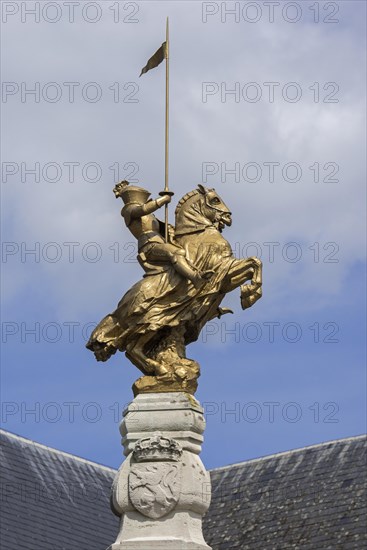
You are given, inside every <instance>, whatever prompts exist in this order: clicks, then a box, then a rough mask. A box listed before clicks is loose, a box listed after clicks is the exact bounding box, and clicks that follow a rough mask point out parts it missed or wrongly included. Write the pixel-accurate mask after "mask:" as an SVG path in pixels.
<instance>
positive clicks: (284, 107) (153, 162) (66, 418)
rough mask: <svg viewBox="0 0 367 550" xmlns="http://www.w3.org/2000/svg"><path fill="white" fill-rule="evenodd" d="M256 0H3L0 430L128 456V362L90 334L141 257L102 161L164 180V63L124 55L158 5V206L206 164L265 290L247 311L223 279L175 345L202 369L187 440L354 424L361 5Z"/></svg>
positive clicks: (303, 433)
mask: <svg viewBox="0 0 367 550" xmlns="http://www.w3.org/2000/svg"><path fill="white" fill-rule="evenodd" d="M3 4H6V3H3ZM34 4H35V3H34V2H28V3H27V6H28V7H32V6H33V5H34ZM44 4H45V3H42V2H41V5H44ZM235 4H236V3H234V2H227V3H226V6H227V8H228V6H230V5H232V6H234V5H235ZM255 4H256V6H257V8H256V9H257V12H256V13H255V11H253V12H251V11H249V12H246V13H245V15H244V12H243V11H241V12H239V15H238V14H237V16H238V18H239V20H238V22H236V21H235V16H233V15H232V16H230V15H229V14H228V13H227V14H226V12H225V7H223V6H224V3H223V2H211V3H201V2H169V1H168V2H137V3H130V6H128V5H127V3H126V2H120V12H119V14H118V15H117V12H116V11H113V10H114V9H115V8H113V9H110V8H111V7H113V5H114V3H113V2H100V3H99V4H98V3H96V5H97V8H95V12H93V8H91V11H89V12H85V13H84V18H83V13H82V11H81V8H80V10H79V9H77V10H76V12H75V20H74V22H70V14H69V13H67V12H66V11H65V7H64V6H63V3H61V2H60V3H59V6H60V10H59V11H57V12H56V11H46V12H42V11H41V12H40V21H39V23H36V22H34V20H33V19H32V17H33V18H34V16H31V15H29V14H28V15H27V13H22V11H21V10H22V8H21V3H20V2H19V3H17V2H11V3H8V5H11V6H13V7H14V6H18V8H19V10H18V11H16V9H15V8H14V10H15V13H10V12H11V10H12V7H11V6H10V7H9V8H7V9H8V10H9V11H8V12H7V13H4V12H3V14H2V15H3V24H2V27H3V38H2V41H3V44H2V45H3V58H2V67H3V68H2V79H3V81H5V83H6V88H5V96H4V95H3V103H2V115H3V116H2V127H1V130H2V237H3V249H2V253H3V254H2V262H3V263H2V268H3V277H2V341H3V345H2V370H1V374H2V427H3V428H4V429H7V430H10V431H13V432H15V433H18V434H20V435H22V436H25V437H29V438H31V439H34V440H36V441H38V442H41V443H44V444H46V445H49V446H54V447H56V448H59V449H62V450H64V451H67V452H71V453H74V454H77V455H80V456H83V457H85V458H88V459H90V460H95V461H97V462H101V463H103V464H106V465H110V466H114V467H117V466H118V465H119V464H120V462H121V456H122V454H121V453H122V452H121V447H120V441H119V439H120V438H119V433H118V421H119V418H120V416H121V410H122V409H123V406H124V404H127V403H128V402H129V401H130V400H131V399H132V392H131V385H132V383H133V382H134V380H135V379H136V378H137V376H138V374H139V373H138V372H137V371H136V369H135V368H134V367H133V366H132V365H131V364H130V363H129V362H128V361H127V359H126V358H125V357H124V355H122V354H120V355H119V356H115V357H113V358H112V359H111V360H110V361H109V362H108V363H107V364H100V363H97V362H96V361H95V360H94V357H93V355H92V354H91V353H90V352H88V351H87V350H86V349H85V348H84V345H85V339H86V337H87V335H89V332H90V327H91V324H93V323H96V322H98V321H99V320H100V319H101V318H102V317H103V316H104V315H105V314H106V313H108V312H109V311H112V310H113V309H114V308H115V306H116V304H117V302H118V300H119V299H120V298H121V296H122V295H123V294H124V293H125V291H126V290H128V288H129V287H130V286H131V284H132V283H133V282H134V281H136V280H137V279H138V278H139V277H140V276H141V271H140V268H139V266H138V264H137V262H136V261H135V254H136V249H135V243H134V242H133V240H132V237H131V235H130V234H129V233H128V232H127V230H126V228H124V227H123V225H122V222H121V218H120V214H119V211H120V207H119V205H118V204H117V202H116V201H115V198H114V196H113V193H112V187H113V185H114V181H115V178H114V175H115V170H116V166H117V164H118V165H119V170H120V174H119V176H120V179H122V178H124V177H129V174H131V173H132V172H136V174H135V178H136V179H137V180H138V182H139V183H140V184H141V185H144V186H146V187H147V188H149V189H150V190H151V191H152V193H153V195H157V194H158V192H159V191H160V190H161V188H162V187H163V177H164V159H163V152H164V126H163V123H164V95H163V90H164V70H163V67H159V68H157V69H156V70H155V71H152V72H150V73H149V74H148V75H145V76H144V77H143V78H141V79H138V74H139V72H140V69H141V67H142V66H143V65H144V64H145V62H146V61H147V59H148V57H149V56H150V55H151V54H152V53H154V51H155V49H156V48H157V47H158V46H159V45H160V43H161V42H162V41H163V39H164V25H165V17H166V15H169V16H170V26H171V155H170V162H171V170H170V184H171V187H172V189H173V190H174V191H175V197H174V198H173V204H175V201H176V200H179V198H180V197H181V196H182V195H184V194H185V193H186V192H187V191H189V190H191V189H194V188H195V187H196V185H197V184H198V183H200V182H202V181H204V180H205V179H206V184H208V185H209V186H212V187H215V188H216V190H217V191H218V192H219V193H220V194H221V195H222V197H223V199H224V200H225V202H226V203H227V204H228V205H229V206H230V208H231V209H232V211H233V226H232V227H231V228H229V229H226V230H225V233H224V235H225V236H226V238H227V239H228V240H229V241H230V242H231V244H232V245H233V248H234V252H235V254H236V255H237V256H238V257H240V256H249V255H254V254H255V253H256V254H259V255H261V258H262V260H263V263H264V296H263V299H262V300H261V301H259V302H258V303H257V304H256V305H255V306H254V307H253V308H251V309H250V310H247V311H245V312H243V311H242V310H241V308H240V302H239V291H234V292H233V293H231V294H230V295H228V296H227V297H226V299H225V300H224V302H223V305H225V306H229V307H231V308H232V309H233V310H234V312H235V313H234V315H232V316H226V317H224V318H222V319H221V320H218V321H216V322H213V323H211V324H210V326H208V327H207V328H206V329H205V330H204V332H203V333H202V335H201V337H200V339H199V341H198V342H197V343H195V344H193V345H191V346H190V347H189V348H188V350H187V352H188V356H189V357H192V358H195V359H196V360H198V361H199V362H200V364H201V371H202V374H201V378H200V380H199V390H198V392H197V397H198V399H199V400H200V401H201V402H202V404H203V405H204V408H205V410H206V417H207V429H206V434H205V443H204V448H203V453H202V458H203V460H204V462H205V464H206V466H207V467H208V468H213V467H216V466H222V465H226V464H229V463H233V462H239V461H242V460H246V459H248V458H253V457H257V456H263V455H267V454H271V453H275V452H279V451H284V450H289V449H293V448H296V447H301V446H304V445H309V444H314V443H318V442H322V441H327V440H329V439H335V438H341V437H347V436H351V435H356V434H360V433H362V432H364V431H365V410H366V408H365V400H366V386H365V329H366V327H365V315H364V314H365V289H364V282H365V241H364V235H365V206H364V205H365V107H364V98H365V53H364V52H365V3H364V2H335V3H331V4H332V5H334V8H335V6H336V7H337V8H338V11H337V13H335V14H333V13H332V10H331V8H330V3H326V2H320V3H319V5H320V13H319V21H318V22H316V21H315V19H317V17H316V15H317V14H315V12H314V11H313V10H314V8H312V6H313V5H314V4H315V3H314V2H307V1H303V2H296V3H295V5H296V6H298V8H297V11H295V10H296V8H289V11H284V6H285V4H286V3H284V2H281V5H280V7H279V11H278V8H277V10H276V11H275V12H274V21H273V22H272V23H271V22H270V21H269V13H268V11H267V8H266V5H264V4H263V3H262V2H257V3H255ZM327 4H328V5H327ZM3 9H4V8H3ZM217 9H218V11H217ZM254 9H255V8H254ZM287 9H288V8H287ZM335 9H336V8H335ZM292 10H293V11H292ZM211 11H213V12H215V13H213V15H210V14H209V12H211ZM205 13H207V14H208V15H207V22H206V23H204V19H205ZM59 16H60V18H59V20H58V21H55V22H54V23H51V22H50V20H52V19H57V18H58V17H59ZM99 16H100V19H99V20H98V21H96V22H95V23H92V22H90V21H91V20H92V19H93V18H98V17H99ZM117 17H118V22H114V18H117ZM256 17H259V20H258V21H257V22H254V23H250V22H249V21H248V20H247V21H246V18H247V19H251V18H252V19H254V18H256ZM298 17H299V20H298V21H296V22H294V23H292V22H290V21H289V20H292V19H297V18H298ZM22 18H23V20H24V22H22ZM88 19H89V21H88ZM124 19H125V21H124ZM287 19H288V20H287ZM325 19H326V20H333V19H335V20H338V22H336V21H335V22H326V21H325V22H324V20H325ZM71 82H72V83H74V84H73V89H74V94H75V98H74V102H71V101H70V96H69V93H71V92H70V90H71V84H68V85H66V84H65V83H71ZM51 83H52V84H51ZM38 86H39V88H38ZM31 88H34V89H35V90H36V95H34V94H33V95H32V94H26V90H30V89H31ZM38 89H39V97H38V96H37V94H38ZM230 90H234V91H235V93H232V94H231V93H229V92H230ZM270 90H273V91H274V99H273V100H272V98H271V95H269V94H270ZM117 91H118V92H119V98H118V99H119V101H117ZM226 92H227V94H226ZM22 93H23V96H22ZM60 94H61V95H60ZM93 94H101V97H100V99H99V100H96V101H94V99H93V98H94V97H96V96H95V95H93ZM256 94H258V95H259V99H258V101H256V102H255V101H253V98H254V97H255V96H256ZM58 96H59V97H58ZM297 96H299V98H298V100H297V101H295V100H294V98H295V97H297ZM35 99H37V100H38V99H39V101H36V100H35ZM37 163H38V164H37ZM111 167H113V168H111ZM271 167H273V168H274V178H271V177H270V175H271V173H270V170H271ZM32 168H33V170H35V171H36V175H35V174H34V173H33V174H32V173H31V172H29V171H28V172H27V170H32ZM72 168H73V169H74V178H72V177H71V172H72ZM226 170H227V172H226ZM229 170H235V174H233V173H232V174H231V173H229V172H228V171H229ZM210 174H212V175H210ZM38 179H39V181H36V180H38ZM53 179H54V180H57V181H52V180H53ZM93 180H95V181H93ZM255 180H256V181H255ZM332 180H336V181H332ZM173 210H174V208H173V207H172V208H171V216H172V213H173ZM72 243H73V244H72ZM32 249H33V250H35V252H34V253H33V254H32V253H27V251H29V250H32ZM32 329H33V330H34V332H33V334H32V332H31V331H32ZM272 331H273V332H272ZM32 411H33V412H32Z"/></svg>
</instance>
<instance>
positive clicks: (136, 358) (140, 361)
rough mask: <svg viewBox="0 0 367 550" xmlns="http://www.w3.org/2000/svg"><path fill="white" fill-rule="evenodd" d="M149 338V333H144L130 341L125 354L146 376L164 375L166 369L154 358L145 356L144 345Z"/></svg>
mask: <svg viewBox="0 0 367 550" xmlns="http://www.w3.org/2000/svg"><path fill="white" fill-rule="evenodd" d="M150 339H151V334H145V335H142V336H141V337H140V338H139V339H138V340H137V341H134V342H130V343H129V344H128V345H127V346H126V352H125V355H126V357H127V358H128V359H129V360H130V361H131V362H132V363H133V365H135V366H136V367H137V368H138V369H139V370H141V372H142V373H143V374H145V375H147V376H164V375H166V374H167V372H168V371H167V369H166V368H165V367H164V366H163V365H161V364H159V363H158V362H157V361H154V359H150V358H149V357H147V356H146V354H145V352H144V346H145V345H146V344H147V343H148V342H149V340H150Z"/></svg>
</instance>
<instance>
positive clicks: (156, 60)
mask: <svg viewBox="0 0 367 550" xmlns="http://www.w3.org/2000/svg"><path fill="white" fill-rule="evenodd" d="M163 59H165V60H166V109H165V147H164V156H165V163H164V191H161V192H160V193H159V194H160V195H162V196H164V195H169V196H172V195H173V194H174V193H173V192H172V191H170V190H169V184H168V168H169V157H168V153H169V20H168V17H167V21H166V41H165V42H163V44H162V46H161V47H160V48H159V49H158V50H157V51H156V52H155V54H154V55H153V56H152V57H151V58H150V59H149V60H148V63H147V64H146V65H145V67H144V68H143V69H142V70H141V73H140V76H141V75H142V74H144V73H146V72H148V71H149V70H150V69H154V67H157V66H158V65H159V64H160V63H162V61H163ZM164 234H165V239H166V242H168V204H166V205H165V212H164Z"/></svg>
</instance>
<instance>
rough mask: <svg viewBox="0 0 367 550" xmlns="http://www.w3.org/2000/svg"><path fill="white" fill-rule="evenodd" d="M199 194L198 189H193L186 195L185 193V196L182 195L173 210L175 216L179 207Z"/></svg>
mask: <svg viewBox="0 0 367 550" xmlns="http://www.w3.org/2000/svg"><path fill="white" fill-rule="evenodd" d="M199 194H200V191H199V189H194V190H193V191H189V192H188V193H186V195H184V196H183V197H182V199H180V200H179V201H178V203H177V206H176V210H175V215H176V216H177V214H178V212H179V211H180V210H181V207H182V206H183V205H184V204H185V202H187V201H188V200H189V199H191V197H193V196H194V195H199Z"/></svg>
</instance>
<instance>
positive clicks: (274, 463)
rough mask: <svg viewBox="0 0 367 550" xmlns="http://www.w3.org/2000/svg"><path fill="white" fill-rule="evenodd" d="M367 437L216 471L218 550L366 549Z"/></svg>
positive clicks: (208, 521) (213, 509)
mask: <svg viewBox="0 0 367 550" xmlns="http://www.w3.org/2000/svg"><path fill="white" fill-rule="evenodd" d="M366 444H367V438H366V437H365V436H359V437H352V438H349V439H341V440H337V441H331V442H328V443H323V444H321V445H314V446H312V447H305V448H303V449H296V450H294V451H290V452H287V453H280V454H276V455H272V456H268V457H264V458H260V459H255V460H249V461H247V462H243V463H241V464H234V465H232V466H227V467H225V468H218V469H215V470H212V471H211V480H212V487H213V497H212V502H211V506H210V510H209V513H208V514H207V516H206V518H205V521H204V536H205V539H206V542H207V543H208V544H209V545H211V546H212V547H213V549H214V550H258V549H262V550H263V549H269V550H270V549H271V550H285V549H288V548H289V549H302V550H324V549H325V550H326V549H330V550H349V549H362V548H367V536H366V532H367V531H366V513H367V510H366V447H367V445H366Z"/></svg>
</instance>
